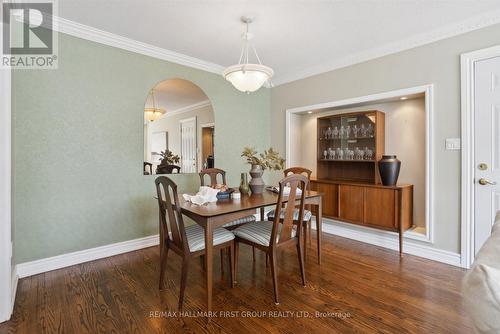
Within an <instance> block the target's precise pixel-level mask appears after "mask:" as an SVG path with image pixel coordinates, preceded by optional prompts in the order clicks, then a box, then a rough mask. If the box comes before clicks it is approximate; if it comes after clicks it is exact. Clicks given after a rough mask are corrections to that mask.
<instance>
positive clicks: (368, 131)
mask: <svg viewBox="0 0 500 334" xmlns="http://www.w3.org/2000/svg"><path fill="white" fill-rule="evenodd" d="M366 134H367V135H368V137H373V135H374V131H373V125H371V124H368V128H367V129H366Z"/></svg>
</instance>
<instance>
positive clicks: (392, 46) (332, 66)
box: [273, 10, 500, 86]
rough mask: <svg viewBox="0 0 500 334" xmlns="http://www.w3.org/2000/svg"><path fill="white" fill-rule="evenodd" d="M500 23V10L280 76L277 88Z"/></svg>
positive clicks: (275, 80)
mask: <svg viewBox="0 0 500 334" xmlns="http://www.w3.org/2000/svg"><path fill="white" fill-rule="evenodd" d="M498 23H500V10H499V11H491V12H488V13H485V14H482V15H477V16H474V17H472V18H470V19H467V20H465V21H461V22H458V23H454V24H450V25H447V26H444V27H441V28H439V29H435V30H433V31H430V32H426V33H421V34H418V35H415V36H412V37H409V38H407V39H404V40H400V41H397V42H393V43H388V44H385V45H382V46H380V47H377V48H373V49H369V50H366V51H363V52H359V53H356V54H353V55H350V56H347V57H344V58H342V59H338V60H334V61H331V62H326V63H323V64H318V65H315V66H311V67H308V68H305V69H302V70H299V71H295V72H291V73H288V74H284V75H280V76H277V77H276V78H275V79H273V86H280V85H283V84H286V83H289V82H292V81H297V80H300V79H304V78H308V77H311V76H314V75H318V74H322V73H327V72H330V71H333V70H336V69H339V68H343V67H348V66H351V65H355V64H359V63H363V62H366V61H369V60H372V59H377V58H380V57H383V56H388V55H391V54H395V53H398V52H401V51H405V50H409V49H413V48H416V47H419V46H422V45H426V44H430V43H433V42H436V41H439V40H443V39H447V38H450V37H454V36H457V35H461V34H465V33H467V32H470V31H473V30H477V29H481V28H486V27H488V26H491V25H494V24H498Z"/></svg>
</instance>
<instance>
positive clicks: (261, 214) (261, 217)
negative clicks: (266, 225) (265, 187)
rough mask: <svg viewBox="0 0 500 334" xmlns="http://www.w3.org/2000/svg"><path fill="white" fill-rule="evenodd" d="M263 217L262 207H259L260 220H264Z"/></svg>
mask: <svg viewBox="0 0 500 334" xmlns="http://www.w3.org/2000/svg"><path fill="white" fill-rule="evenodd" d="M264 218H265V217H264V208H260V220H261V221H264V220H265V219H264Z"/></svg>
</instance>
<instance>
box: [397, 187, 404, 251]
mask: <svg viewBox="0 0 500 334" xmlns="http://www.w3.org/2000/svg"><path fill="white" fill-rule="evenodd" d="M398 200H399V207H400V209H399V256H400V257H403V236H404V233H405V230H404V226H403V210H402V209H401V205H402V204H401V203H403V191H402V190H399V191H398Z"/></svg>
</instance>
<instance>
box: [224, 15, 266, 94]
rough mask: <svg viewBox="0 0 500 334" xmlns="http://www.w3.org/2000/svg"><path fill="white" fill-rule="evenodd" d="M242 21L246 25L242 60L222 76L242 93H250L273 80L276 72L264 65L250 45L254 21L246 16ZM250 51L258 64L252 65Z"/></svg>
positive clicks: (243, 36)
mask: <svg viewBox="0 0 500 334" xmlns="http://www.w3.org/2000/svg"><path fill="white" fill-rule="evenodd" d="M241 21H242V22H243V23H244V24H246V31H245V33H243V35H242V39H243V47H242V49H241V55H240V60H239V62H238V64H237V65H232V66H229V67H228V68H226V69H225V70H224V72H223V73H222V75H223V76H224V78H225V79H226V80H227V81H229V82H231V83H232V84H233V86H234V87H235V88H236V89H237V90H239V91H242V92H246V93H250V92H255V91H256V90H258V89H259V88H260V87H262V85H264V84H265V83H266V82H269V80H270V79H271V78H272V76H273V74H274V71H273V70H272V68H270V67H268V66H265V65H262V62H261V61H260V58H259V55H258V54H257V50H256V49H255V47H254V46H253V45H252V44H251V43H250V40H251V39H252V38H253V34H251V33H250V32H249V31H248V27H249V25H250V23H252V19H251V18H249V17H246V16H242V17H241ZM250 49H252V51H253V53H254V54H255V58H256V59H257V61H258V64H255V63H250V57H249V53H250V51H251V50H250Z"/></svg>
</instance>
